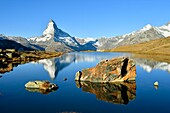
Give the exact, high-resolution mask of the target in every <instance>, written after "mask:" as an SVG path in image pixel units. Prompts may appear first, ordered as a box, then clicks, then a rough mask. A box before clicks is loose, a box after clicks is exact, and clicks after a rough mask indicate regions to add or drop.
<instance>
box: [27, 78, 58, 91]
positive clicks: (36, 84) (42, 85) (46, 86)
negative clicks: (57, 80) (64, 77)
mask: <svg viewBox="0 0 170 113" xmlns="http://www.w3.org/2000/svg"><path fill="white" fill-rule="evenodd" d="M25 87H26V88H27V89H40V90H45V91H52V90H55V89H57V88H58V86H57V85H56V84H53V83H50V82H48V81H39V80H36V81H30V82H28V83H26V84H25Z"/></svg>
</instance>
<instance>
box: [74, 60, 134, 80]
mask: <svg viewBox="0 0 170 113" xmlns="http://www.w3.org/2000/svg"><path fill="white" fill-rule="evenodd" d="M135 78H136V64H135V62H134V60H132V59H129V58H125V57H123V58H113V59H111V60H105V61H101V62H100V63H98V64H97V66H96V67H93V68H88V69H84V70H83V71H82V72H81V71H79V72H77V73H76V77H75V80H76V81H89V82H103V83H106V82H120V81H122V82H123V81H131V80H135Z"/></svg>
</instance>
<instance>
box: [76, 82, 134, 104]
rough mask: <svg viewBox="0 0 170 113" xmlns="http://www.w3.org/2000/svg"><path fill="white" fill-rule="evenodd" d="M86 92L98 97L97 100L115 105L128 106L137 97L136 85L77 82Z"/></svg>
mask: <svg viewBox="0 0 170 113" xmlns="http://www.w3.org/2000/svg"><path fill="white" fill-rule="evenodd" d="M76 86H77V87H78V88H82V90H83V91H84V92H89V93H92V94H95V95H96V98H97V99H99V100H102V101H105V102H110V103H113V104H128V103H129V102H130V101H132V100H134V99H135V97H136V83H135V82H134V83H110V84H100V83H92V82H78V81H77V82H76Z"/></svg>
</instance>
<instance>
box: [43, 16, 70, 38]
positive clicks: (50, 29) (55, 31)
mask: <svg viewBox="0 0 170 113" xmlns="http://www.w3.org/2000/svg"><path fill="white" fill-rule="evenodd" d="M43 35H44V36H45V37H50V38H53V37H71V36H70V35H69V34H68V33H66V32H64V31H62V30H61V29H59V28H58V27H57V25H56V24H55V22H54V21H53V20H52V19H50V22H49V23H48V26H47V28H46V29H45V31H44V32H43Z"/></svg>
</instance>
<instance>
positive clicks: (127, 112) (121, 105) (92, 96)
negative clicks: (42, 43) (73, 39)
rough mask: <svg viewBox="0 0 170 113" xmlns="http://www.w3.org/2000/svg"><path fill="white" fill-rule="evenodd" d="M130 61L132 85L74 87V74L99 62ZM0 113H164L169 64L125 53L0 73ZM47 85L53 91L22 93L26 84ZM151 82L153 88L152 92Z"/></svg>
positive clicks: (169, 111)
mask: <svg viewBox="0 0 170 113" xmlns="http://www.w3.org/2000/svg"><path fill="white" fill-rule="evenodd" d="M123 56H129V57H130V58H131V57H132V58H133V59H134V60H135V62H136V74H137V77H136V82H134V83H125V84H121V83H120V84H114V83H111V84H108V83H107V84H100V83H89V82H76V81H75V80H74V78H75V74H76V72H77V71H81V70H82V69H85V68H90V67H94V66H96V65H97V63H99V62H100V61H101V60H106V59H111V58H114V57H123ZM5 67H6V68H10V69H7V70H8V72H7V71H6V72H1V74H0V113H170V64H169V63H167V62H157V61H152V60H147V59H144V58H134V57H133V55H132V54H128V53H109V52H108V53H107V52H73V53H66V54H64V55H62V56H61V57H57V58H52V59H43V60H39V61H37V62H30V63H26V64H19V65H16V64H12V63H11V64H6V65H5V66H4V65H2V64H1V65H0V68H5ZM34 80H48V81H50V82H52V83H55V84H57V85H58V86H59V88H58V89H57V90H55V91H53V92H43V91H40V90H30V89H26V88H25V84H26V83H27V82H28V81H34ZM155 81H158V82H159V86H158V87H155V86H154V85H153V84H154V82H155Z"/></svg>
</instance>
